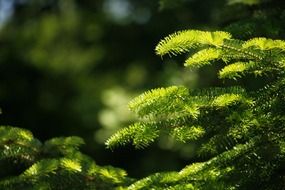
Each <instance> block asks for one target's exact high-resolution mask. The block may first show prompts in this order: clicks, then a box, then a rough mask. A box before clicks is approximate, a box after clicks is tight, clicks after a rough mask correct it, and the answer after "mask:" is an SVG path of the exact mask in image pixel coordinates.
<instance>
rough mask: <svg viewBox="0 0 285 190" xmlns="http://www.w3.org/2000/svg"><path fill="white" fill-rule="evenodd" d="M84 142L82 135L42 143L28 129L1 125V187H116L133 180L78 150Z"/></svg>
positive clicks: (45, 189) (31, 189)
mask: <svg viewBox="0 0 285 190" xmlns="http://www.w3.org/2000/svg"><path fill="white" fill-rule="evenodd" d="M82 144H84V141H83V140H82V139H81V138H79V137H60V138H53V139H50V140H48V141H46V142H44V143H42V142H40V141H39V140H38V139H36V138H34V137H33V135H32V133H31V132H30V131H28V130H25V129H20V128H15V127H9V126H1V127H0V149H1V153H0V165H1V172H0V189H5V190H9V189H11V190H34V189H41V190H49V189H115V188H116V187H123V186H125V185H127V184H128V183H130V182H131V181H132V180H131V179H128V178H127V177H126V172H125V171H124V170H122V169H118V168H114V167H111V166H105V167H101V166H98V165H97V164H96V163H95V162H94V161H93V160H92V159H91V158H89V157H88V156H87V155H84V154H82V153H81V152H80V151H79V150H78V148H79V146H80V145H82ZM4 168H5V169H4Z"/></svg>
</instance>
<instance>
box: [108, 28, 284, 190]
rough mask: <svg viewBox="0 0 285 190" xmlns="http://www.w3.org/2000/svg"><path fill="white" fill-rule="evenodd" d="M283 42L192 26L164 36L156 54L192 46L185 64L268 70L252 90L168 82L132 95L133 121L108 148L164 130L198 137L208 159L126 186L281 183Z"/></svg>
mask: <svg viewBox="0 0 285 190" xmlns="http://www.w3.org/2000/svg"><path fill="white" fill-rule="evenodd" d="M284 44H285V42H284V41H282V40H272V39H266V38H253V39H250V40H248V41H242V40H238V39H234V38H232V36H231V35H230V34H229V33H227V32H221V31H219V32H207V31H197V30H188V31H182V32H177V33H174V34H172V35H169V36H168V37H166V38H165V39H163V40H162V41H161V42H160V43H159V44H158V45H157V47H156V49H155V50H156V53H157V54H158V55H160V56H164V55H166V54H169V55H178V54H182V53H190V54H191V55H189V58H187V59H186V62H185V66H186V67H190V68H199V67H202V66H204V65H206V64H211V63H213V62H218V63H219V64H224V65H223V68H222V69H221V70H220V71H219V72H218V76H219V78H221V79H224V80H226V79H234V80H236V79H238V78H241V77H243V76H246V75H248V74H253V75H254V76H259V75H265V74H266V76H274V77H272V79H270V81H271V82H270V83H269V84H267V85H266V86H264V87H263V88H261V89H259V90H257V91H246V90H245V89H244V88H242V87H239V86H234V87H226V88H209V89H202V90H192V89H187V88H186V87H182V86H171V87H167V88H158V89H154V90H150V91H148V92H146V93H144V94H142V95H140V96H139V97H137V98H135V99H134V100H133V101H131V102H130V104H129V107H130V109H131V111H133V112H134V113H135V114H137V116H138V119H139V121H138V122H137V123H135V124H133V125H131V126H130V127H127V128H124V129H122V130H121V131H119V132H117V133H116V134H114V135H113V136H112V137H110V138H109V140H108V141H107V142H106V144H107V146H108V147H109V148H113V147H116V146H118V145H125V144H126V143H132V144H133V145H134V146H135V147H137V148H141V147H145V146H147V145H149V144H150V143H152V142H153V141H154V140H155V139H157V138H159V136H160V134H161V133H162V132H163V133H165V132H166V133H168V134H169V135H170V136H172V137H173V138H174V139H176V140H177V141H180V142H184V143H187V142H191V141H196V143H198V144H200V147H199V150H198V155H206V157H208V158H209V157H210V159H209V160H205V162H201V163H194V164H191V165H190V166H187V167H185V168H184V169H182V170H181V171H180V172H166V173H157V174H154V175H151V176H148V177H146V178H144V179H141V180H139V181H137V182H135V183H133V184H132V185H131V186H129V187H128V189H169V190H170V189H171V190H172V189H231V190H233V189H272V190H273V189H282V187H284V186H285V181H284V176H285V173H284V163H285V151H284V150H285V126H284V123H285V122H284V121H285V116H284V111H285V109H284V108H285V96H284V94H285V74H284V69H285V68H284V66H285V64H284V62H285V51H284V50H285V46H284ZM193 51H194V53H193ZM195 51H196V52H195ZM201 158H203V157H201Z"/></svg>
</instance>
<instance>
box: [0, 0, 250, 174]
mask: <svg viewBox="0 0 285 190" xmlns="http://www.w3.org/2000/svg"><path fill="white" fill-rule="evenodd" d="M250 9H251V7H248V8H246V7H244V5H238V6H232V5H229V3H227V1H225V0H215V1H213V0H203V1H199V0H179V1H173V0H161V1H154V0H140V1H137V0H0V107H1V109H2V114H1V115H0V124H1V125H12V126H18V127H22V128H27V129H30V130H31V131H32V132H33V133H34V134H35V136H36V137H38V138H39V139H40V140H46V139H48V138H51V137H55V136H70V135H76V136H80V137H82V138H84V140H85V141H86V145H85V146H84V147H83V151H84V152H85V153H87V154H88V155H90V156H92V157H93V158H94V159H95V160H96V162H97V163H98V164H100V165H113V166H117V167H121V168H123V169H126V170H127V172H128V173H129V174H130V176H133V177H142V176H145V175H147V174H150V173H153V172H156V171H162V170H178V169H181V168H182V167H183V166H185V164H186V163H189V160H191V159H192V160H193V158H192V157H193V155H192V154H191V153H192V152H193V150H194V149H195V144H190V145H187V146H184V145H180V144H177V143H175V142H173V141H171V139H168V138H167V137H163V138H161V140H159V142H157V143H154V144H153V145H152V146H151V147H149V148H147V149H145V150H135V149H134V148H133V147H131V146H127V147H122V148H118V149H116V150H112V151H111V150H107V149H106V148H105V145H104V142H105V140H106V139H107V138H108V137H109V136H110V135H111V134H113V133H114V132H115V131H117V130H118V129H120V128H122V127H125V126H127V125H128V124H130V123H132V122H133V121H134V120H135V119H136V118H135V115H134V114H132V113H130V112H129V111H128V107H127V104H128V102H129V100H131V99H132V98H134V97H135V96H137V95H139V94H140V93H142V92H144V91H146V90H148V89H151V88H155V87H162V86H170V85H185V86H187V87H189V88H196V87H205V86H209V85H219V84H220V83H219V81H218V80H217V79H216V74H215V72H216V71H215V69H212V68H208V67H206V68H205V69H202V70H201V71H199V72H198V71H195V70H192V71H190V70H187V69H184V68H183V66H182V64H181V63H183V59H184V57H180V58H178V59H175V61H176V63H175V61H174V60H173V59H169V58H164V59H161V58H160V57H158V56H156V55H155V52H154V48H155V46H156V44H157V43H158V42H159V40H160V39H162V38H163V37H165V36H166V35H168V34H170V33H173V32H175V31H178V30H182V29H219V27H223V26H226V25H227V23H229V22H231V21H233V20H237V19H240V18H246V17H247V16H248V11H250ZM241 10H242V11H241ZM234 12H238V13H239V14H233V13H234ZM174 145H175V146H174Z"/></svg>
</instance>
